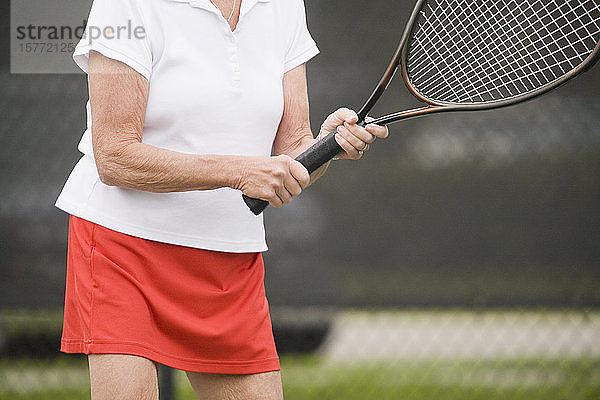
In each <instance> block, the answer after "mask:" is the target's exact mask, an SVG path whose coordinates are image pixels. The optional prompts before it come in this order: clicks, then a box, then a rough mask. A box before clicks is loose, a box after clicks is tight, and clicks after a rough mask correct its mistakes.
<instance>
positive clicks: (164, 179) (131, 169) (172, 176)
mask: <svg viewBox="0 0 600 400" xmlns="http://www.w3.org/2000/svg"><path fill="white" fill-rule="evenodd" d="M249 161H250V159H249V158H248V157H241V156H218V155H194V154H185V153H179V152H175V151H171V150H167V149H162V148H158V147H154V146H151V145H148V144H145V143H141V142H137V141H133V142H131V143H129V144H126V145H123V144H122V145H121V146H119V148H118V149H116V150H115V151H114V152H112V153H111V152H108V153H105V154H96V165H97V168H98V172H99V175H100V179H101V180H102V182H104V183H105V184H107V185H111V186H119V187H124V188H128V189H136V190H142V191H148V192H156V193H166V192H183V191H191V190H210V189H217V188H221V187H236V186H237V185H239V182H240V179H241V175H242V174H243V170H244V164H245V163H248V162H249Z"/></svg>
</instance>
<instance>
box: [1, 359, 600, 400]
mask: <svg viewBox="0 0 600 400" xmlns="http://www.w3.org/2000/svg"><path fill="white" fill-rule="evenodd" d="M281 362H282V368H283V373H282V375H283V382H284V391H285V396H286V400H309V399H346V400H354V399H356V400H359V399H361V400H366V399H377V400H386V399H390V400H391V399H394V400H395V399H415V400H434V399H435V400H493V399H498V400H500V399H511V400H513V399H515V400H518V399H523V400H597V399H599V398H600V360H598V359H595V360H581V359H580V360H568V361H567V360H526V361H518V360H510V361H506V360H502V361H495V360H487V361H479V362H476V361H439V362H436V361H428V362H424V361H422V362H397V363H388V364H383V363H380V364H362V365H361V364H349V365H343V364H332V363H329V362H326V361H322V360H320V359H319V358H317V357H314V356H284V357H282V360H281ZM175 378H176V380H175V382H176V387H177V397H176V398H177V400H194V399H195V396H194V394H193V392H192V389H191V388H190V386H189V384H188V383H187V381H186V379H185V376H184V374H183V373H176V376H175ZM88 385H89V380H88V377H87V364H86V362H85V359H80V358H61V359H58V360H52V361H43V360H11V361H8V360H3V361H0V400H9V399H10V400H34V399H35V400H55V399H56V400H58V399H61V400H80V399H89V387H88Z"/></svg>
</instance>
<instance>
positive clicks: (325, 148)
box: [242, 132, 344, 215]
mask: <svg viewBox="0 0 600 400" xmlns="http://www.w3.org/2000/svg"><path fill="white" fill-rule="evenodd" d="M335 134H336V132H331V133H329V134H328V135H327V136H325V137H324V138H323V139H321V140H319V141H318V142H317V143H315V144H313V145H312V146H311V147H309V148H308V149H306V151H305V152H304V153H302V154H300V155H299V156H298V157H296V161H298V162H299V163H300V164H302V165H304V167H305V168H306V169H307V170H308V173H309V174H312V173H313V172H315V171H316V170H317V169H319V167H321V166H322V165H323V164H325V163H326V162H327V161H329V160H331V159H332V158H333V157H335V156H337V155H338V154H340V153H341V152H342V151H344V149H342V148H341V147H340V145H339V144H338V143H337V142H336V141H335ZM242 198H243V199H244V202H245V203H246V205H247V206H248V208H249V209H250V211H252V212H253V213H254V215H259V214H260V213H261V212H263V211H264V210H265V208H267V206H268V205H269V202H267V201H264V200H260V199H254V198H252V197H248V196H246V195H245V194H244V195H242Z"/></svg>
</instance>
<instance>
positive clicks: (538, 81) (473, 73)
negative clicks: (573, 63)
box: [426, 4, 564, 101]
mask: <svg viewBox="0 0 600 400" xmlns="http://www.w3.org/2000/svg"><path fill="white" fill-rule="evenodd" d="M505 5H506V4H505ZM504 8H506V7H504ZM456 9H457V8H452V9H450V10H446V11H449V12H445V15H451V16H453V17H454V19H457V18H458V19H460V18H464V16H463V15H459V14H457V13H456V12H455V10H456ZM521 10H522V11H523V9H522V8H521ZM477 11H478V12H479V13H480V15H484V14H483V13H482V12H481V10H477ZM497 11H499V13H498V15H502V16H503V15H504V12H505V10H497ZM525 11H526V10H525ZM502 18H503V19H504V20H505V17H502ZM477 22H479V23H481V21H477ZM526 22H527V23H529V24H531V21H530V20H528V21H526ZM429 25H430V26H431V27H433V28H435V26H433V25H432V24H431V23H429ZM471 25H473V21H471ZM483 25H485V23H483ZM509 26H510V25H509ZM467 28H471V27H468V26H467ZM487 28H488V29H487V30H483V31H481V32H487V33H490V32H491V33H492V34H494V33H496V36H497V37H500V35H498V34H497V32H495V31H494V30H491V29H489V27H487ZM511 28H512V27H511ZM458 32H459V30H457V29H455V30H454V33H455V35H454V36H453V37H451V38H450V40H452V39H455V38H459V39H461V36H460V35H458ZM506 32H509V33H511V34H517V32H514V29H510V30H507V31H506ZM515 37H518V36H515ZM478 39H481V36H480V37H479V38H478ZM504 40H506V38H504ZM460 42H461V43H462V45H463V50H464V49H465V48H466V49H467V50H468V51H469V56H470V57H471V58H472V59H473V58H475V54H474V53H473V52H472V51H471V50H470V47H469V46H467V44H466V43H465V42H464V40H460ZM488 42H489V41H484V43H488ZM521 45H522V43H521ZM502 47H506V46H502ZM447 50H448V49H447ZM486 50H487V51H489V50H490V49H489V47H488V48H487V49H486ZM533 50H535V48H533ZM457 52H458V50H456V49H455V51H454V52H453V54H452V56H456V53H457ZM537 53H538V55H539V56H541V54H539V52H537ZM491 54H494V53H493V52H492V53H491ZM501 54H502V53H501ZM551 54H552V55H553V53H551ZM509 57H512V58H513V60H508V59H507V58H506V57H504V60H503V61H504V64H507V62H506V61H514V56H512V55H511V54H509ZM540 59H541V60H544V58H542V57H540ZM494 60H495V61H496V62H497V61H499V59H498V57H496V56H495V57H494ZM488 64H489V63H488ZM455 66H456V65H455ZM459 67H460V65H459ZM525 67H526V66H522V67H521V68H519V69H520V70H518V71H517V72H519V73H520V74H521V75H523V77H524V79H526V80H528V81H529V82H528V83H529V85H530V86H532V87H533V86H535V85H536V84H538V85H541V84H542V82H540V80H539V79H537V76H536V75H535V74H533V78H534V79H536V81H537V83H536V82H532V81H531V75H532V73H531V69H530V68H529V69H530V71H524V69H526V68H525ZM546 67H548V65H547V63H546ZM460 69H461V72H462V73H463V74H464V73H465V72H466V71H465V69H464V68H460ZM468 72H469V73H470V74H471V75H473V76H475V77H476V78H478V79H479V80H480V81H483V78H482V75H481V73H478V71H477V70H474V69H473V68H471V69H470V70H469V71H468ZM492 72H493V71H492ZM526 72H530V73H529V74H527V73H526ZM563 72H564V68H563ZM490 75H493V74H490ZM496 77H497V76H496ZM430 80H431V79H430ZM488 83H489V82H488ZM496 83H498V82H496ZM500 83H501V84H502V82H500ZM471 85H473V83H472V82H471ZM438 86H440V85H439V84H438ZM460 86H461V87H462V90H463V93H466V94H467V95H468V94H469V92H468V91H467V90H466V89H465V87H464V84H462V85H460ZM502 86H503V87H504V88H505V89H507V91H508V93H509V94H513V93H512V91H511V89H510V87H509V86H507V85H506V84H503V85H502ZM486 87H487V86H484V89H485V88H486ZM426 89H427V88H426ZM471 89H472V88H471ZM485 93H486V94H488V95H490V97H492V98H494V97H495V96H494V94H493V93H492V92H491V90H490V89H489V88H488V89H486V90H485ZM454 94H455V96H456V93H454ZM434 95H439V93H434ZM479 98H480V99H482V97H481V94H480V96H479ZM469 100H470V101H474V99H473V98H472V97H470V98H469ZM482 100H483V99H482Z"/></svg>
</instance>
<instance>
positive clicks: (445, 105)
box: [358, 0, 600, 125]
mask: <svg viewBox="0 0 600 400" xmlns="http://www.w3.org/2000/svg"><path fill="white" fill-rule="evenodd" d="M427 1H428V0H418V1H417V4H416V5H415V8H414V9H413V11H412V13H411V16H410V19H409V21H408V23H407V25H406V29H405V30H404V33H403V34H402V38H401V40H400V44H399V45H398V49H397V50H396V53H395V54H394V57H393V58H392V61H391V62H390V65H389V66H388V68H387V70H386V72H385V73H384V75H383V77H382V78H381V81H380V82H379V84H378V85H377V87H376V88H375V90H374V91H373V93H372V94H371V96H370V97H369V99H368V100H367V102H366V103H365V105H364V106H363V107H362V108H361V110H360V111H359V114H358V117H359V120H360V121H364V118H365V117H366V115H367V114H368V113H369V111H371V109H372V108H373V107H374V106H375V104H376V103H377V101H378V100H379V98H380V97H381V96H382V95H383V93H384V92H385V90H386V89H387V87H388V86H389V84H390V82H391V80H392V78H393V77H394V75H395V74H396V73H397V71H398V69H399V68H400V70H401V73H402V79H403V80H404V84H405V85H406V88H407V89H408V91H409V92H410V93H411V94H412V95H413V96H414V97H416V98H417V99H418V100H419V101H421V102H422V103H425V104H427V106H425V107H419V108H414V109H411V110H404V111H399V112H397V113H393V114H389V115H385V116H383V117H379V118H377V119H375V120H374V121H371V123H374V124H378V125H388V124H391V123H394V122H398V121H401V120H405V119H409V118H415V117H419V116H422V115H427V114H433V113H439V112H448V111H469V110H491V109H496V108H502V107H507V106H511V105H514V104H518V103H523V102H525V101H528V100H531V99H533V98H534V97H539V96H541V95H543V94H545V93H547V92H549V91H551V90H553V89H556V88H557V87H559V86H561V85H564V84H565V83H567V82H568V81H570V80H571V79H573V78H575V77H576V76H578V75H580V74H582V73H583V72H586V71H587V70H589V69H590V68H591V67H593V66H594V64H595V63H596V62H598V59H600V41H599V42H598V43H596V46H595V47H594V49H593V50H592V52H591V53H590V55H589V56H588V57H586V59H585V60H583V61H582V62H581V64H579V65H578V66H577V67H575V68H573V69H572V70H571V71H569V72H567V73H566V74H564V75H562V76H561V77H560V78H558V79H555V80H554V81H552V82H549V83H547V84H545V85H543V86H541V87H539V88H537V89H535V90H532V91H529V92H527V93H524V94H520V95H516V96H512V97H510V98H506V99H501V100H496V101H486V102H473V103H453V102H443V101H436V100H432V99H430V98H428V97H426V96H424V95H422V94H421V93H420V92H419V91H418V89H417V88H416V87H415V86H414V85H413V84H412V82H411V79H410V76H409V73H408V65H407V58H408V57H407V55H408V52H409V51H410V46H409V43H410V38H411V37H412V36H413V35H414V33H415V31H416V30H417V28H418V27H419V26H418V24H417V23H416V22H417V19H418V18H419V15H420V13H421V11H422V10H423V6H424V5H425V4H426V3H427Z"/></svg>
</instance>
